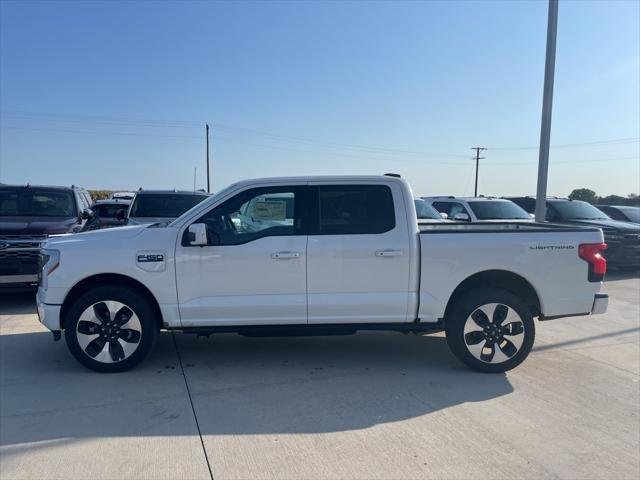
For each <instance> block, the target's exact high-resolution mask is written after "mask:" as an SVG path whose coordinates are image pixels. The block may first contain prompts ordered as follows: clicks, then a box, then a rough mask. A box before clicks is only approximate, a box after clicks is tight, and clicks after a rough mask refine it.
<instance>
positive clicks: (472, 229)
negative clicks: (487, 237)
mask: <svg viewBox="0 0 640 480" xmlns="http://www.w3.org/2000/svg"><path fill="white" fill-rule="evenodd" d="M418 228H419V229H420V233H421V234H429V233H500V232H510V233H551V232H585V231H586V232H598V231H600V229H599V228H595V227H582V226H575V227H568V226H566V225H558V224H555V223H534V222H470V223H420V221H418Z"/></svg>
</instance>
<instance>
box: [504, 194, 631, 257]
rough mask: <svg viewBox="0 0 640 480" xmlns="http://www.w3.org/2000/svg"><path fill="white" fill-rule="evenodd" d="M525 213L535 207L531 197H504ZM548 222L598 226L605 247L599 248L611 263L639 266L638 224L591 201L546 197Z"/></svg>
mask: <svg viewBox="0 0 640 480" xmlns="http://www.w3.org/2000/svg"><path fill="white" fill-rule="evenodd" d="M508 199H509V200H511V201H512V202H514V203H517V204H518V205H520V206H521V207H522V208H524V209H525V210H526V211H527V212H529V213H534V211H535V209H536V199H535V198H534V197H508ZM546 219H547V221H549V222H553V223H559V224H569V225H587V226H591V227H599V228H601V229H602V232H603V233H604V241H605V242H606V243H607V249H606V250H605V251H604V252H603V254H604V256H605V258H606V259H607V261H608V262H609V264H610V265H611V266H614V267H623V268H638V267H640V226H638V225H636V224H633V223H629V222H621V221H618V220H613V219H612V218H609V217H608V216H607V215H606V214H605V213H604V212H602V211H601V210H599V209H597V208H596V207H594V206H593V205H591V204H590V203H587V202H583V201H580V200H570V199H568V198H556V197H551V198H547V215H546Z"/></svg>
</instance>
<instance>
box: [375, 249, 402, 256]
mask: <svg viewBox="0 0 640 480" xmlns="http://www.w3.org/2000/svg"><path fill="white" fill-rule="evenodd" d="M401 256H402V250H391V249H389V248H387V249H385V250H376V257H401Z"/></svg>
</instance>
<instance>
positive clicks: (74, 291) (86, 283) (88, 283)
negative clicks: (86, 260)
mask: <svg viewBox="0 0 640 480" xmlns="http://www.w3.org/2000/svg"><path fill="white" fill-rule="evenodd" d="M105 286H116V287H127V288H131V289H133V290H135V291H137V292H138V293H140V294H141V295H142V296H144V297H145V298H147V299H148V300H149V302H150V304H151V307H152V308H153V310H154V313H155V315H154V318H155V320H156V322H157V323H158V328H162V326H163V321H162V311H161V310H160V305H159V304H158V300H156V297H155V296H154V295H153V293H151V290H149V289H148V288H147V287H146V286H145V285H144V284H143V283H141V282H139V281H138V280H136V279H134V278H131V277H129V276H127V275H121V274H117V273H101V274H97V275H92V276H90V277H86V278H84V279H82V280H80V281H79V282H78V283H76V284H75V285H74V286H73V287H72V288H71V290H69V293H67V295H66V297H65V299H64V301H63V302H62V307H61V308H60V329H62V330H64V324H65V321H66V318H67V313H68V312H69V309H70V308H71V305H73V303H74V302H75V301H76V300H77V299H78V298H80V297H81V296H82V295H84V294H85V293H87V292H88V291H90V290H93V289H94V288H97V287H105Z"/></svg>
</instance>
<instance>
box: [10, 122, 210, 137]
mask: <svg viewBox="0 0 640 480" xmlns="http://www.w3.org/2000/svg"><path fill="white" fill-rule="evenodd" d="M0 128H1V129H5V130H26V131H33V132H61V133H81V134H89V135H123V136H126V137H163V138H197V139H200V140H201V139H202V137H197V136H195V135H165V134H157V133H127V132H96V131H90V130H63V129H57V128H31V127H13V126H9V127H8V126H5V125H0Z"/></svg>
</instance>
